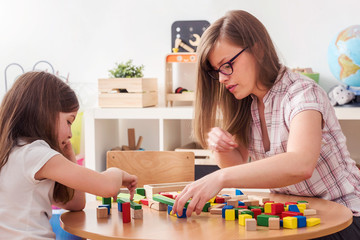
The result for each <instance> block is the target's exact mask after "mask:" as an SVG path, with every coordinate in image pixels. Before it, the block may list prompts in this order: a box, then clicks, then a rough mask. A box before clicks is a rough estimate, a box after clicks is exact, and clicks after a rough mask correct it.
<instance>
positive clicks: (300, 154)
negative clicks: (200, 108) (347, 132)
mask: <svg viewBox="0 0 360 240" xmlns="http://www.w3.org/2000/svg"><path fill="white" fill-rule="evenodd" d="M321 138H322V115H321V114H320V113H319V112H318V111H314V110H307V111H303V112H301V113H299V114H297V115H296V116H295V117H294V119H293V120H292V122H291V124H290V135H289V139H288V143H287V152H286V153H282V154H278V155H276V156H272V157H269V158H266V159H262V160H259V161H255V162H251V163H247V164H242V165H238V166H234V167H229V168H225V169H221V170H218V171H216V172H214V173H212V174H209V175H207V176H205V177H204V178H201V179H199V180H198V181H195V182H194V183H192V184H190V185H188V186H187V187H186V188H185V189H184V190H183V191H182V192H181V193H180V194H179V195H178V197H177V199H176V201H175V205H174V208H173V209H174V211H175V213H176V212H177V213H179V214H181V213H182V211H181V210H182V209H183V207H184V205H185V203H186V201H187V200H189V199H190V198H192V200H191V202H190V204H189V205H188V208H187V209H188V210H187V215H188V216H191V213H192V212H193V211H196V213H198V214H200V212H201V210H202V207H203V206H204V205H205V203H206V202H207V201H208V200H209V199H211V198H212V197H214V196H215V195H216V194H217V193H218V192H219V191H220V190H221V189H222V188H226V187H238V188H277V187H283V186H288V185H291V184H295V183H298V182H300V181H303V180H305V179H308V178H310V177H311V176H312V173H313V171H314V169H315V166H316V163H317V160H318V159H319V155H320V148H321Z"/></svg>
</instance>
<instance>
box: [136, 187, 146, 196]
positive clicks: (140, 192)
mask: <svg viewBox="0 0 360 240" xmlns="http://www.w3.org/2000/svg"><path fill="white" fill-rule="evenodd" d="M136 194H139V195H141V196H146V194H145V188H136Z"/></svg>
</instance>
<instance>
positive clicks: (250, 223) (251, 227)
mask: <svg viewBox="0 0 360 240" xmlns="http://www.w3.org/2000/svg"><path fill="white" fill-rule="evenodd" d="M245 230H246V231H256V220H255V219H254V218H246V219H245Z"/></svg>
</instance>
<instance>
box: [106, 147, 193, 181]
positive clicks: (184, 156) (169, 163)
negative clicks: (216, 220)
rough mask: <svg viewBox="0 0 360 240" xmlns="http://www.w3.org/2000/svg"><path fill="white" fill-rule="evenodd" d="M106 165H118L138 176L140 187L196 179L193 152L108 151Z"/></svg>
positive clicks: (108, 166)
mask: <svg viewBox="0 0 360 240" xmlns="http://www.w3.org/2000/svg"><path fill="white" fill-rule="evenodd" d="M106 158H107V160H106V167H107V168H110V167H117V168H120V169H122V170H124V171H126V172H128V173H130V174H134V175H136V176H137V177H138V187H143V186H144V185H146V184H158V183H173V182H189V181H194V179H195V155H194V153H193V152H176V151H108V152H107V157H106Z"/></svg>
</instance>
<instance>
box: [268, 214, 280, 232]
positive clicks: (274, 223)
mask: <svg viewBox="0 0 360 240" xmlns="http://www.w3.org/2000/svg"><path fill="white" fill-rule="evenodd" d="M269 229H271V230H278V229H280V218H273V217H271V218H269Z"/></svg>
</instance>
